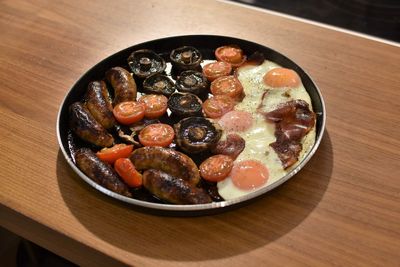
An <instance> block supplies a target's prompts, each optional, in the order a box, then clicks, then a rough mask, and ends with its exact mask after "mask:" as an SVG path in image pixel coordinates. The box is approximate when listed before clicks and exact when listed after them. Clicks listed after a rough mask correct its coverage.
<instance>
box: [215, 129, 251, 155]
mask: <svg viewBox="0 0 400 267" xmlns="http://www.w3.org/2000/svg"><path fill="white" fill-rule="evenodd" d="M245 145H246V143H245V141H244V139H243V138H242V137H240V135H238V134H235V133H232V134H228V135H227V136H226V140H225V141H218V143H217V145H216V146H215V148H213V149H212V151H211V152H212V153H214V154H223V155H227V156H230V157H231V158H232V159H234V160H235V159H236V158H237V157H238V156H239V154H240V153H241V152H242V151H243V149H244V147H245Z"/></svg>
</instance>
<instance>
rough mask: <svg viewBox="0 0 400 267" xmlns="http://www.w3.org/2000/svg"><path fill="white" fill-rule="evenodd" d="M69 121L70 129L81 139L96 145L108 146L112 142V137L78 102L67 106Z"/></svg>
mask: <svg viewBox="0 0 400 267" xmlns="http://www.w3.org/2000/svg"><path fill="white" fill-rule="evenodd" d="M69 113H70V114H69V122H70V127H71V129H72V130H73V131H74V132H75V133H76V135H78V136H79V137H80V138H81V139H83V140H85V141H87V142H89V143H92V144H94V145H96V146H101V147H109V146H112V144H113V143H114V138H113V137H112V135H111V134H109V133H108V132H107V130H106V129H105V128H104V127H103V126H101V124H100V123H98V122H97V121H96V120H95V119H94V117H93V116H92V114H90V112H89V110H88V109H87V108H86V107H84V106H83V105H82V104H81V103H80V102H75V103H73V104H72V105H71V106H70V107H69Z"/></svg>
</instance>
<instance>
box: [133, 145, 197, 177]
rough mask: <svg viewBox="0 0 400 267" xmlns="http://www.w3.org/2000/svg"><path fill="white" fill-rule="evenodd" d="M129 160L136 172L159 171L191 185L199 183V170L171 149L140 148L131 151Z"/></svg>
mask: <svg viewBox="0 0 400 267" xmlns="http://www.w3.org/2000/svg"><path fill="white" fill-rule="evenodd" d="M130 159H131V161H132V163H133V165H135V167H136V169H138V170H147V169H156V170H161V171H163V172H166V173H168V174H170V175H172V176H174V177H177V178H181V179H183V180H185V181H187V182H189V183H190V184H192V185H196V184H198V182H199V181H200V174H199V169H198V168H197V166H196V164H195V163H194V162H193V160H192V159H191V158H189V157H188V156H186V155H185V154H183V153H181V152H178V151H175V150H173V149H169V148H163V147H142V148H138V149H136V150H135V151H133V152H132V154H131V156H130Z"/></svg>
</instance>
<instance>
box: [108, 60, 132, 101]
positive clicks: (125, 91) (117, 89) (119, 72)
mask: <svg viewBox="0 0 400 267" xmlns="http://www.w3.org/2000/svg"><path fill="white" fill-rule="evenodd" d="M106 78H107V80H108V81H109V82H110V83H111V85H112V87H113V88H114V101H113V105H114V106H115V105H117V104H118V103H121V102H124V101H135V100H136V95H137V88H136V83H135V80H134V79H133V78H132V76H131V74H130V73H129V72H128V71H127V70H126V69H124V68H121V67H114V68H111V69H110V70H108V71H107V72H106Z"/></svg>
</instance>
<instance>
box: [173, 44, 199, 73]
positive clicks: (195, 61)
mask: <svg viewBox="0 0 400 267" xmlns="http://www.w3.org/2000/svg"><path fill="white" fill-rule="evenodd" d="M169 57H170V59H171V63H172V65H173V66H174V67H175V68H176V69H177V70H196V69H198V68H200V62H201V60H202V58H203V56H202V55H201V53H200V51H199V50H197V49H196V48H194V47H192V46H182V47H179V48H176V49H174V50H172V52H171V54H170V55H169Z"/></svg>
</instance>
